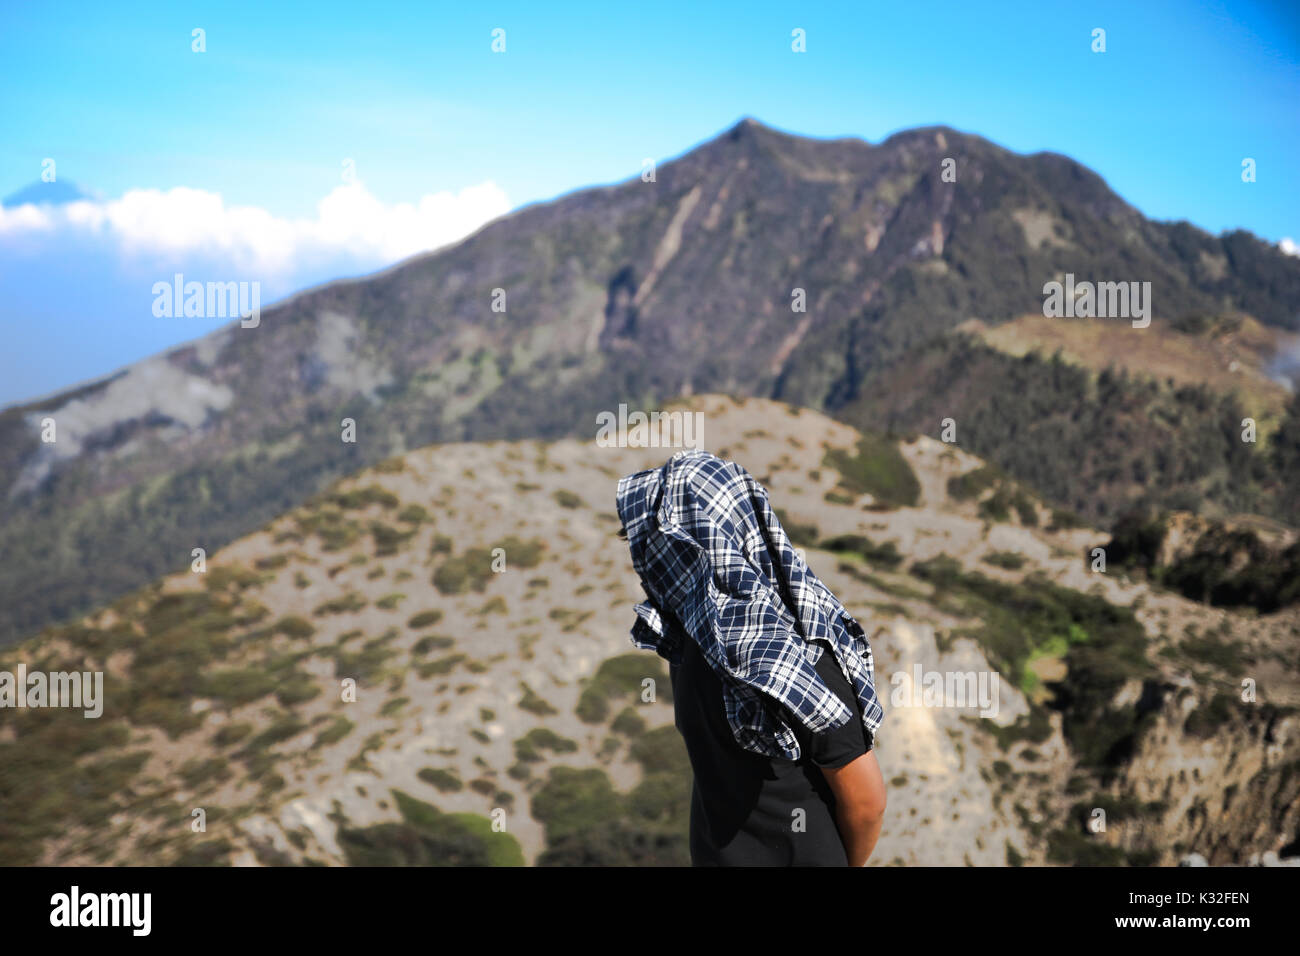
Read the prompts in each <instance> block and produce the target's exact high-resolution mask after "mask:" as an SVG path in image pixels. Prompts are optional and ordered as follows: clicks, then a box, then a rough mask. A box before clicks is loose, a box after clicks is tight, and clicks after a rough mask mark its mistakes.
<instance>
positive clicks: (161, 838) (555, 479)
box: [0, 395, 1300, 865]
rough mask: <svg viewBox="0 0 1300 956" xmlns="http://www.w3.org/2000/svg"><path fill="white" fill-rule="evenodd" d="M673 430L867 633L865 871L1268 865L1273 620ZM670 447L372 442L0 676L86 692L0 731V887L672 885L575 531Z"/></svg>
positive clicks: (639, 677)
mask: <svg viewBox="0 0 1300 956" xmlns="http://www.w3.org/2000/svg"><path fill="white" fill-rule="evenodd" d="M683 410H685V411H690V412H693V413H696V414H698V415H699V416H700V417H699V419H698V424H699V425H700V426H701V429H702V430H701V434H702V436H703V439H704V445H705V447H707V448H708V449H709V450H710V451H713V452H715V453H716V454H719V455H722V456H724V457H729V458H732V459H734V460H736V461H738V462H740V463H741V464H743V465H744V466H745V467H746V468H747V469H749V470H750V471H751V472H752V473H753V474H754V475H755V476H756V477H758V478H759V479H760V480H761V481H762V482H763V483H764V484H765V485H766V486H767V487H768V489H769V490H770V492H771V494H772V500H773V502H774V503H775V504H776V505H777V507H778V508H780V514H781V520H782V522H783V524H784V525H785V527H786V529H787V531H788V532H789V533H790V534H791V536H792V538H793V539H794V541H795V543H796V545H798V546H800V547H802V548H804V549H805V552H806V554H807V560H808V561H809V564H810V565H811V566H812V567H813V568H814V570H815V571H816V572H817V573H818V575H819V576H820V577H822V578H823V579H824V580H825V581H826V583H827V584H828V585H829V586H830V587H831V588H832V589H833V590H834V591H835V593H836V594H837V595H839V596H840V597H841V598H842V599H843V600H844V602H845V604H846V606H847V607H848V609H849V610H850V612H851V613H853V614H854V615H855V616H856V617H857V618H858V620H859V621H861V622H862V623H863V626H864V628H865V629H866V631H867V633H868V635H869V636H870V637H871V642H872V647H873V650H874V653H875V656H876V680H877V686H878V689H879V691H880V694H881V696H882V699H883V702H884V704H885V709H886V722H885V726H884V728H882V732H881V734H880V736H879V739H878V741H877V751H878V757H879V760H880V762H881V766H882V768H883V770H884V773H885V777H886V781H887V783H888V786H889V792H890V797H889V800H890V802H889V807H890V809H889V820H888V823H887V826H886V830H885V834H884V836H883V837H882V839H881V842H880V847H879V850H878V852H877V855H876V859H875V862H877V863H879V864H889V863H904V864H943V865H964V864H974V865H1003V864H1020V863H1031V864H1039V863H1075V864H1093V863H1106V864H1134V865H1138V864H1151V863H1159V864H1173V863H1176V862H1177V861H1178V860H1180V859H1182V858H1183V857H1185V856H1188V855H1191V854H1200V855H1201V856H1203V857H1205V858H1206V859H1208V860H1210V861H1211V862H1213V863H1216V864H1219V863H1242V864H1244V863H1249V862H1251V860H1252V859H1253V858H1254V857H1255V856H1256V855H1258V854H1261V853H1264V852H1267V851H1276V852H1279V853H1281V854H1282V855H1283V856H1291V855H1294V847H1293V844H1294V842H1295V839H1296V827H1297V822H1298V821H1297V819H1296V814H1297V806H1298V801H1297V800H1296V796H1297V794H1296V788H1297V786H1298V785H1300V779H1298V778H1300V775H1298V774H1296V773H1295V770H1296V769H1297V758H1298V757H1300V754H1297V752H1296V749H1297V717H1296V715H1295V713H1294V712H1293V708H1295V707H1296V706H1297V704H1298V703H1300V674H1298V673H1297V668H1296V661H1295V655H1294V652H1293V648H1294V646H1295V638H1296V636H1297V633H1298V632H1300V611H1297V609H1295V608H1292V609H1288V610H1284V611H1280V612H1278V613H1276V614H1271V615H1259V614H1254V613H1249V614H1247V613H1242V612H1237V611H1232V610H1227V609H1221V608H1210V607H1206V606H1204V605H1201V604H1197V603H1193V602H1191V601H1188V600H1187V599H1185V598H1183V597H1181V596H1180V595H1178V594H1176V593H1174V592H1170V591H1165V590H1159V589H1156V588H1153V587H1152V586H1151V585H1150V584H1149V583H1147V582H1146V581H1144V580H1142V579H1139V578H1133V579H1129V578H1126V577H1125V576H1123V575H1122V574H1120V573H1119V572H1114V573H1106V574H1097V573H1093V572H1092V571H1091V570H1090V567H1089V564H1088V563H1087V562H1085V561H1084V560H1083V559H1082V557H1081V556H1082V555H1083V554H1084V553H1086V551H1087V549H1088V547H1089V546H1090V545H1095V544H1097V543H1099V542H1101V541H1104V540H1105V537H1106V536H1105V535H1104V534H1102V533H1101V532H1098V531H1096V530H1092V529H1088V528H1086V527H1082V528H1080V527H1068V526H1065V525H1064V524H1059V523H1058V520H1059V516H1054V515H1053V513H1052V510H1051V509H1050V508H1048V507H1046V506H1045V505H1044V504H1043V503H1042V502H1041V500H1039V499H1038V498H1037V497H1036V496H1034V495H1033V494H1032V493H1030V492H1029V491H1027V490H1026V489H1025V488H1023V487H1022V486H1021V485H1019V484H1018V483H1017V482H1015V480H1014V479H1011V478H1009V477H1007V476H1005V475H1004V474H1002V473H1000V472H998V471H997V470H996V469H991V468H990V467H989V466H987V464H985V463H984V462H982V461H981V460H980V459H978V458H976V457H975V456H973V455H970V454H968V453H966V452H964V451H962V450H961V448H960V446H953V445H945V444H943V443H941V442H938V441H935V440H933V439H929V438H924V437H922V438H917V439H914V440H911V441H900V440H897V439H889V438H885V437H882V436H879V435H871V434H864V433H860V432H858V431H856V430H854V429H852V428H850V427H848V426H846V425H844V424H843V423H840V422H836V421H834V420H832V419H830V418H829V417H827V416H825V415H822V414H820V413H817V412H814V411H810V410H807V409H798V408H795V407H792V406H787V405H784V404H781V403H776V402H771V401H766V400H757V399H749V400H741V401H738V400H734V399H731V398H727V397H722V396H716V395H700V396H695V397H693V398H691V399H689V401H688V404H687V405H686V406H685V407H684V409H683ZM672 451H673V449H671V448H654V447H651V448H644V447H617V446H614V445H611V446H606V445H598V444H595V443H593V442H591V441H577V440H572V439H564V440H559V441H556V442H550V443H545V442H538V441H520V442H478V443H450V444H442V445H433V446H429V447H427V448H422V449H417V450H413V451H409V452H406V453H405V454H403V455H400V456H394V457H392V458H390V459H386V460H385V461H383V462H381V463H380V464H378V465H377V466H375V467H373V468H368V469H363V470H361V471H359V472H357V473H356V474H354V475H352V476H350V477H348V478H347V479H345V480H343V481H342V482H340V483H338V484H337V485H335V486H332V487H331V488H329V489H327V490H326V491H325V492H323V493H322V494H320V495H317V496H313V497H312V498H311V499H309V500H308V501H307V502H306V503H305V504H303V505H302V506H300V507H298V508H294V509H291V510H289V511H288V512H286V513H285V514H283V515H281V516H280V517H278V518H276V519H274V520H272V521H270V522H269V523H268V524H267V525H266V526H265V527H263V528H261V529H259V530H257V531H256V532H254V533H252V534H250V535H247V536H245V537H243V538H240V539H239V540H237V541H235V542H232V543H231V544H230V545H229V546H227V547H225V548H222V549H219V550H214V551H212V552H210V553H209V554H208V555H207V559H206V565H205V566H204V567H203V568H202V569H201V570H191V571H186V572H181V573H178V574H173V575H169V576H167V577H165V578H162V579H160V580H158V581H156V582H154V583H152V584H150V585H148V586H146V587H144V588H141V589H139V590H137V591H135V592H132V593H130V594H128V595H126V596H125V597H123V598H120V599H118V600H117V601H114V602H113V603H112V604H110V605H108V606H107V607H104V608H101V609H99V610H97V611H96V612H94V613H92V614H90V615H88V616H86V617H85V618H83V619H80V620H78V621H76V622H73V623H72V624H70V625H68V626H64V627H51V628H47V629H45V630H44V631H43V632H42V633H41V634H39V635H38V636H37V637H35V638H33V639H31V640H28V641H25V642H21V643H19V644H17V645H15V646H13V647H11V648H8V649H6V651H5V653H4V654H3V655H0V670H4V671H10V672H13V671H14V670H15V669H16V668H17V666H18V665H19V664H23V665H25V666H26V667H27V668H29V669H40V670H44V671H58V670H69V671H70V670H90V671H94V670H102V671H103V672H104V673H105V694H104V698H103V708H104V709H103V715H102V716H101V717H100V718H98V719H95V720H88V719H85V718H83V717H82V716H81V715H80V713H72V712H68V711H66V710H54V709H22V710H15V711H5V712H4V716H3V719H0V862H4V863H10V864H14V863H21V864H25V863H33V862H44V863H51V864H61V863H88V862H94V863H114V864H120V863H133V864H138V863H164V864H165V863H176V862H179V863H187V864H205V863H224V862H231V863H249V864H254V863H262V864H268V865H276V864H285V863H303V862H318V863H331V864H344V863H353V864H400V863H409V864H427V863H431V862H442V863H467V864H499V865H506V864H512V863H522V862H529V863H539V864H549V865H577V864H600V863H634V864H638V865H653V864H658V863H682V862H685V860H686V843H685V833H686V823H687V815H688V806H689V801H688V793H689V786H690V773H689V767H688V766H687V764H686V762H685V754H684V750H683V748H682V746H681V742H680V738H679V737H678V735H677V732H676V730H675V728H674V727H673V716H672V700H671V687H670V685H669V683H668V680H667V674H666V671H665V669H664V668H663V666H662V664H661V662H660V661H659V660H658V658H656V657H655V656H654V655H652V654H648V653H646V652H640V651H636V650H635V649H634V648H633V647H632V646H631V644H630V643H629V641H628V630H629V628H630V626H631V623H632V620H633V614H632V605H633V604H634V603H635V602H636V601H637V600H639V599H640V598H641V591H640V585H639V583H638V581H637V579H636V576H635V574H634V573H633V571H632V569H631V566H630V559H629V557H628V554H627V548H626V544H625V542H623V541H621V540H620V539H618V538H617V536H616V531H617V529H618V521H617V518H616V516H615V515H614V513H613V511H614V487H615V483H616V481H617V479H618V477H619V476H621V475H623V474H627V473H629V472H631V471H633V470H637V469H639V468H644V467H649V466H652V465H656V464H659V463H661V462H662V461H663V460H664V459H666V458H667V457H668V456H669V455H670V454H671V453H672ZM1247 680H1248V681H1253V687H1254V689H1255V692H1256V701H1255V702H1254V703H1246V702H1244V701H1242V699H1241V690H1242V682H1243V681H1247ZM647 681H649V682H650V683H649V684H647V683H646V682H647ZM647 687H649V688H650V689H651V692H650V693H647ZM1099 810H1100V811H1101V812H1102V813H1103V814H1104V818H1105V824H1106V825H1105V829H1104V830H1096V831H1094V830H1093V829H1091V828H1090V823H1092V821H1094V820H1096V819H1098V817H1097V811H1099ZM195 811H202V813H201V816H202V820H203V823H204V826H203V829H201V830H196V829H195V826H194V824H195V821H196V820H198V819H199V817H198V816H196V813H195Z"/></svg>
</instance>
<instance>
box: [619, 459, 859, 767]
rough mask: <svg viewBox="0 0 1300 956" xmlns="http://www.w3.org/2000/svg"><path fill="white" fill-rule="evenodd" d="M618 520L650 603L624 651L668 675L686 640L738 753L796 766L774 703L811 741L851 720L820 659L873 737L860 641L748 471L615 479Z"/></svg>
mask: <svg viewBox="0 0 1300 956" xmlns="http://www.w3.org/2000/svg"><path fill="white" fill-rule="evenodd" d="M618 515H619V518H620V519H621V520H622V522H623V527H624V528H625V529H626V531H627V539H628V546H629V548H630V549H631V552H632V566H633V567H634V568H635V569H636V572H637V574H638V575H639V576H640V578H641V583H642V586H643V587H644V589H645V593H646V598H647V600H646V601H644V602H643V603H640V604H638V605H636V608H635V611H636V615H637V618H636V622H635V623H634V625H633V627H632V643H633V644H635V645H636V646H637V647H640V648H644V649H646V650H653V651H655V652H656V653H658V654H659V656H660V657H663V658H664V659H666V660H667V661H669V662H670V663H674V664H675V663H677V662H678V661H679V660H680V643H679V642H680V641H681V640H682V639H683V638H685V639H688V640H694V641H695V642H696V644H698V645H699V648H700V650H701V651H702V652H703V654H704V656H705V658H706V659H707V660H708V662H709V664H710V666H711V667H712V668H713V670H714V671H715V672H716V673H717V674H718V676H719V678H720V679H721V680H722V683H723V687H724V689H725V696H726V713H727V721H728V723H729V724H730V725H731V729H732V732H733V733H734V734H735V737H736V741H737V743H739V744H740V746H742V747H743V748H745V749H746V750H750V751H753V752H756V753H761V754H765V755H767V756H770V757H775V756H781V757H786V758H789V759H791V760H797V759H799V744H798V741H797V740H796V738H795V735H794V732H793V731H792V730H791V729H790V727H789V726H788V724H787V723H786V722H785V720H784V719H783V717H782V714H781V712H780V709H779V708H775V707H772V706H770V703H771V701H772V700H775V701H778V702H780V703H781V704H784V705H785V707H787V708H788V709H789V713H790V714H791V715H793V716H794V717H795V718H796V719H798V720H799V721H801V722H802V723H803V724H804V725H805V726H806V727H807V728H808V730H809V731H811V732H812V733H822V732H824V731H827V730H831V729H833V728H837V727H842V726H843V725H844V724H845V723H846V722H847V721H848V720H850V719H851V718H852V716H853V714H852V712H851V710H850V708H849V707H847V706H846V705H845V704H844V702H843V701H841V700H840V699H839V697H837V696H836V695H835V694H834V693H833V692H832V691H831V690H830V688H828V687H827V686H826V683H825V682H824V681H823V680H822V679H821V676H820V675H819V674H818V673H817V672H816V670H815V668H814V665H815V664H816V663H817V661H818V660H819V659H820V657H821V654H822V653H823V651H824V650H825V649H827V648H829V649H830V650H831V651H832V653H834V654H835V657H836V659H837V660H838V662H839V664H840V666H841V668H842V670H843V671H844V673H845V675H846V676H847V677H848V679H849V683H850V684H851V685H852V686H853V689H854V691H855V692H856V694H857V697H858V702H859V703H860V704H861V706H862V720H863V724H864V725H865V726H866V727H867V729H868V730H870V731H871V734H872V735H873V737H874V735H875V733H876V731H877V729H878V728H879V727H880V724H881V721H882V720H883V719H884V710H883V709H882V708H881V706H880V702H879V701H878V700H877V699H876V691H875V676H874V666H873V660H872V655H871V647H870V645H869V644H868V643H867V637H866V634H865V633H864V632H863V630H862V627H861V626H860V625H859V624H858V622H857V621H856V620H854V619H853V618H852V617H851V616H850V615H849V613H848V611H846V610H845V609H844V606H843V605H842V604H841V603H840V602H839V600H838V599H837V598H836V597H835V595H834V594H832V593H831V591H830V589H829V588H827V587H826V585H824V584H823V583H822V582H821V580H820V579H818V577H817V576H816V575H815V574H813V572H812V569H811V568H809V567H808V565H807V564H806V563H805V562H804V561H803V559H802V558H801V557H800V556H799V554H798V553H797V552H796V551H795V549H794V547H793V546H792V545H791V544H790V539H789V538H788V537H787V536H786V533H785V529H784V528H782V527H781V522H780V521H778V520H777V517H776V514H775V513H774V512H773V510H772V506H771V503H770V502H769V501H768V495H767V490H766V489H765V488H764V487H763V486H762V485H760V484H759V483H758V482H757V481H756V480H755V479H754V478H753V477H752V476H751V475H750V474H749V472H747V471H745V469H744V468H742V467H741V466H739V465H737V464H735V463H734V462H730V461H724V460H723V459H721V458H718V457H716V456H715V455H711V454H709V453H708V452H706V451H701V450H698V449H693V450H687V451H680V452H678V453H677V454H675V455H673V456H672V458H670V459H669V460H668V461H667V462H666V463H665V464H664V465H662V466H661V467H659V468H652V469H647V470H645V471H639V472H636V473H635V474H631V475H627V476H626V477H624V478H622V479H620V480H619V483H618ZM783 595H785V596H783Z"/></svg>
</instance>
